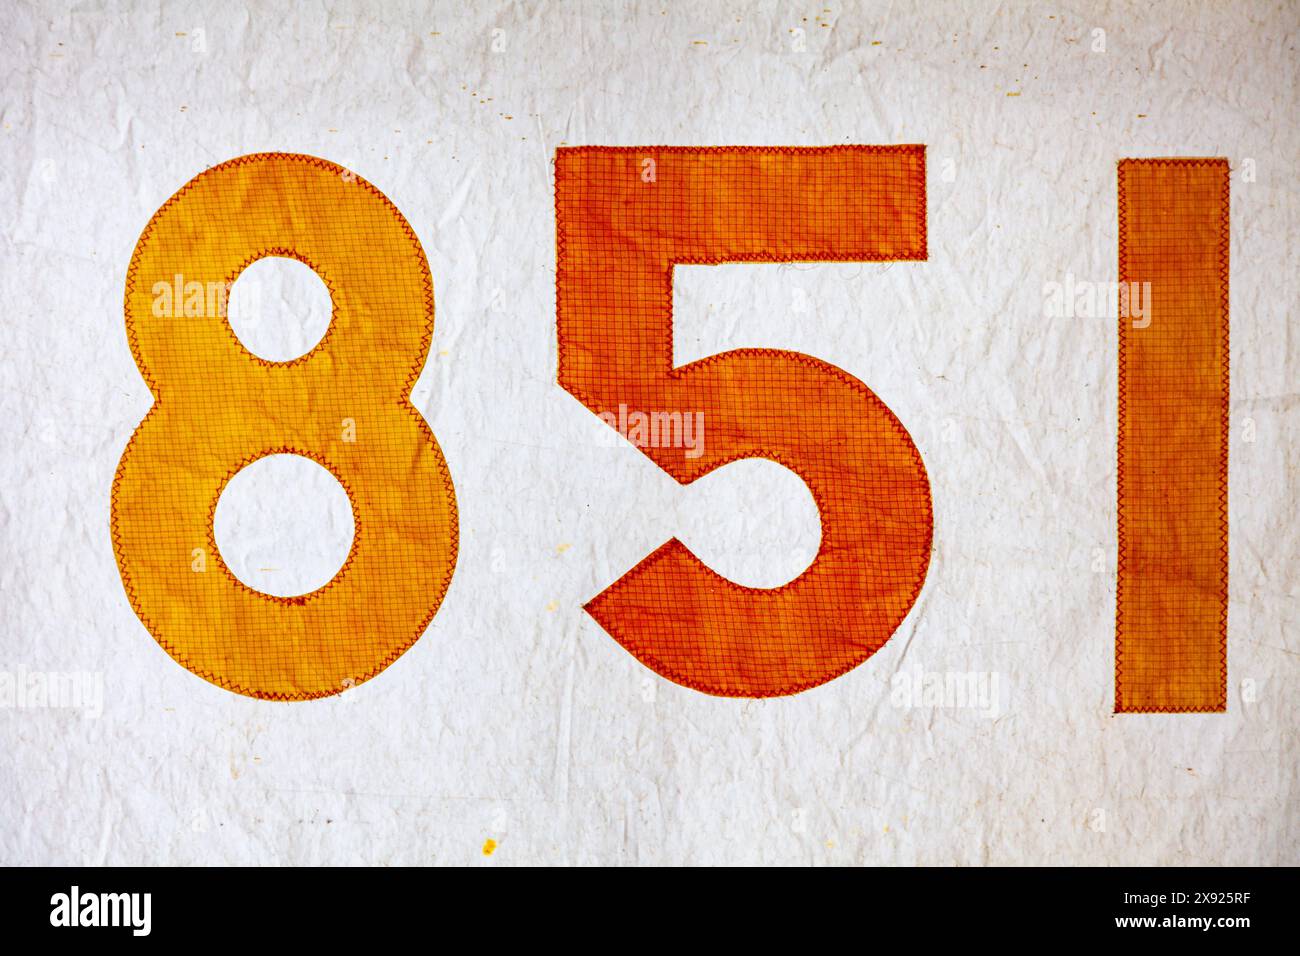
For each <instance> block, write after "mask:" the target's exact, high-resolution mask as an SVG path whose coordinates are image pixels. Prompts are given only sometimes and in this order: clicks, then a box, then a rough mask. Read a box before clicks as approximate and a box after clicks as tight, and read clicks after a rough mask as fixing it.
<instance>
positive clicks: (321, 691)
mask: <svg viewBox="0 0 1300 956" xmlns="http://www.w3.org/2000/svg"><path fill="white" fill-rule="evenodd" d="M264 256H288V257H292V258H295V259H298V260H300V261H302V262H303V263H305V264H306V265H308V266H309V267H311V268H312V269H313V270H315V271H316V273H317V274H318V275H319V276H320V277H321V278H322V280H323V281H324V282H325V284H326V286H327V288H328V289H329V292H330V296H331V299H332V302H333V313H332V317H331V322H330V326H329V329H328V331H327V332H326V334H325V336H324V338H322V339H321V341H320V342H319V343H318V344H317V345H316V346H315V347H314V348H313V349H311V351H309V352H308V353H307V354H305V355H303V356H301V357H299V358H297V359H294V360H293V361H289V362H268V361H266V360H264V359H260V358H258V357H256V356H254V355H253V354H251V353H250V352H248V351H247V350H246V349H245V348H244V347H243V345H242V344H241V343H240V342H239V340H238V339H237V338H236V336H235V334H234V332H233V331H232V330H231V328H230V324H229V322H228V320H227V317H226V314H225V296H226V294H227V292H228V290H229V289H230V286H231V284H232V283H233V282H234V281H235V279H236V278H237V277H238V276H239V274H240V272H242V271H243V270H244V269H245V268H246V267H247V266H248V265H250V264H251V263H253V262H254V261H256V260H258V259H260V258H262V257H264ZM126 328H127V337H128V340H129V342H130V345H131V351H132V352H133V353H134V355H135V359H136V363H137V364H138V365H139V367H140V371H141V373H142V374H143V375H144V378H145V381H146V382H147V383H148V385H149V389H150V391H151V392H152V393H153V395H154V404H153V407H152V408H151V409H150V410H149V413H148V415H146V416H145V419H144V421H142V422H141V424H140V427H139V428H138V429H137V430H136V432H135V434H134V435H133V436H132V438H131V440H130V442H129V443H128V445H127V447H126V450H125V451H124V452H123V455H122V460H121V463H120V465H119V466H118V472H117V476H116V478H115V480H114V483H113V493H112V497H113V500H112V534H113V549H114V552H115V554H116V556H117V561H118V567H119V569H120V570H121V574H122V582H123V584H124V585H125V587H126V592H127V595H128V596H129V598H130V600H131V605H132V607H133V608H134V609H135V611H136V614H137V615H138V616H139V617H140V620H141V621H142V622H143V623H144V625H145V627H147V628H148V630H149V632H150V633H151V634H153V636H154V637H155V638H156V639H157V641H158V643H159V644H161V645H162V646H163V648H164V649H166V651H167V653H169V654H170V655H171V656H172V657H174V658H175V659H176V660H177V661H178V662H179V663H180V664H182V665H183V666H185V667H186V668H188V669H189V670H191V671H193V672H194V673H195V674H198V675H199V676H200V677H203V678H205V679H207V680H209V681H212V682H213V683H215V684H218V685H220V686H222V687H225V688H228V689H229V690H232V691H236V692H238V693H241V694H247V695H249V696H252V697H265V698H275V699H281V700H299V699H305V698H312V697H321V696H324V695H329V694H337V693H340V692H341V691H343V690H345V689H347V688H348V687H351V686H354V685H355V684H358V683H360V682H362V681H365V680H367V679H369V678H371V677H373V676H374V675H375V674H377V673H379V672H380V671H381V670H383V669H384V668H385V667H387V666H388V665H389V664H390V663H392V661H394V660H395V659H396V658H397V657H398V656H399V655H400V654H402V652H403V651H405V650H406V649H407V648H409V647H410V646H411V645H412V644H413V643H415V641H416V640H417V639H418V638H419V637H420V635H421V634H422V633H423V631H424V629H425V627H426V626H427V625H428V624H429V622H430V620H432V618H433V615H434V613H435V612H436V610H437V608H438V606H439V604H440V603H441V601H442V598H443V595H444V594H445V593H446V590H447V587H448V584H449V583H450V580H451V575H452V572H453V570H454V567H455V560H456V550H457V520H456V498H455V493H454V491H453V489H452V483H451V477H450V475H449V473H448V471H447V466H446V462H445V461H444V460H443V456H442V452H441V451H440V450H439V448H438V444H437V442H436V441H435V439H434V437H433V434H432V432H431V431H430V430H429V427H428V425H427V424H426V423H425V421H424V419H423V418H422V417H421V416H420V414H419V412H418V411H416V409H415V408H414V407H413V406H412V405H411V404H410V402H409V401H408V395H409V394H410V390H411V386H412V384H413V383H414V381H415V379H416V376H417V375H418V374H419V372H420V369H421V367H422V366H423V364H424V359H425V356H426V355H427V353H428V349H429V343H430V338H431V336H432V333H433V284H432V281H431V278H430V275H429V268H428V264H427V262H426V260H425V256H424V252H423V250H422V249H421V247H420V243H419V241H418V240H417V239H416V236H415V234H414V232H412V230H411V228H410V226H409V225H407V223H406V220H405V219H403V218H402V215H401V213H399V212H398V211H397V209H396V208H395V207H394V206H393V205H392V204H391V203H390V202H389V201H388V200H387V198H385V197H384V195H383V194H382V193H380V192H379V191H378V190H377V189H375V188H374V187H373V186H371V185H370V184H369V183H367V182H365V181H364V180H362V179H360V178H359V177H357V176H356V175H355V174H353V173H351V172H349V171H347V170H344V169H342V168H341V167H339V166H336V165H334V164H333V163H329V162H326V161H324V160H321V159H316V158H314V157H310V156H297V155H288V154H283V153H270V154H259V155H252V156H244V157H241V158H239V159H235V160H232V161H230V162H227V163H223V164H222V165H220V166H217V167H214V168H213V169H210V170H208V171H206V172H204V173H202V174H201V175H199V176H197V177H195V178H194V179H193V180H191V181H190V182H189V183H187V184H186V185H185V186H184V187H183V188H182V189H181V190H180V191H179V192H177V193H176V195H174V196H173V197H172V198H171V199H169V200H168V201H167V202H166V203H165V204H164V205H163V206H162V208H160V209H159V210H158V212H157V213H156V214H155V215H154V217H153V219H152V220H150V222H149V224H148V226H146V227H145V230H144V233H143V234H142V235H141V237H140V240H139V243H138V244H137V245H136V249H135V254H134V256H133V257H132V259H131V264H130V268H129V270H128V272H127V281H126ZM282 453H283V454H295V455H302V456H305V457H308V458H311V459H313V460H314V461H316V462H318V463H319V464H320V465H322V466H323V467H325V468H327V469H328V470H329V471H330V472H331V473H332V474H333V475H334V477H335V478H337V479H338V481H339V483H340V484H341V485H342V486H343V488H344V489H345V490H346V491H347V494H348V498H349V500H350V501H351V505H352V512H353V518H354V523H355V533H354V537H353V542H352V548H351V551H350V553H349V555H348V558H347V561H346V562H345V564H344V565H343V567H342V569H341V570H340V571H339V572H338V574H337V575H335V577H334V578H333V579H332V580H330V581H329V582H328V583H327V584H325V585H324V586H323V587H321V588H319V589H317V590H315V591H312V592H311V593H309V594H304V595H299V596H295V597H273V596H271V595H268V594H264V593H261V592H259V591H255V590H253V589H251V588H249V587H248V586H246V585H245V584H243V583H242V582H240V581H239V580H238V578H236V577H235V575H234V574H232V573H231V572H230V570H229V568H228V567H227V566H226V564H225V562H224V561H223V560H222V558H221V554H220V552H219V551H218V549H217V546H216V542H215V540H214V537H213V514H214V511H215V509H216V505H217V499H218V498H219V497H220V495H221V492H222V490H223V488H224V487H225V484H226V482H227V481H229V480H230V478H231V477H233V476H234V474H235V473H236V472H238V471H239V470H240V469H241V468H242V467H244V466H245V465H247V464H249V463H250V462H253V461H256V460H257V459H259V458H262V457H264V456H267V455H274V454H282Z"/></svg>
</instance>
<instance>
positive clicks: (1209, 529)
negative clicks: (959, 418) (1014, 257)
mask: <svg viewBox="0 0 1300 956" xmlns="http://www.w3.org/2000/svg"><path fill="white" fill-rule="evenodd" d="M1228 175H1229V172H1228V163H1227V160H1224V159H1126V160H1123V161H1121V162H1120V164H1119V280H1120V287H1121V290H1122V291H1123V290H1127V292H1128V295H1129V296H1135V295H1141V296H1142V297H1143V298H1144V299H1145V300H1146V308H1145V309H1144V310H1142V311H1143V312H1144V313H1145V314H1144V315H1142V316H1141V317H1140V318H1139V317H1137V316H1135V315H1132V314H1126V310H1125V309H1122V308H1121V310H1120V323H1119V446H1118V447H1119V455H1118V492H1119V500H1118V512H1117V513H1118V524H1119V529H1118V530H1119V561H1118V569H1119V574H1118V583H1117V606H1116V621H1115V710H1116V712H1129V713H1134V712H1137V713H1140V712H1151V711H1155V712H1167V713H1187V712H1192V711H1222V710H1224V709H1226V707H1227V678H1228V669H1227V622H1228V226H1229V213H1228ZM1133 311H1134V310H1132V309H1130V310H1127V312H1130V313H1131V312H1133Z"/></svg>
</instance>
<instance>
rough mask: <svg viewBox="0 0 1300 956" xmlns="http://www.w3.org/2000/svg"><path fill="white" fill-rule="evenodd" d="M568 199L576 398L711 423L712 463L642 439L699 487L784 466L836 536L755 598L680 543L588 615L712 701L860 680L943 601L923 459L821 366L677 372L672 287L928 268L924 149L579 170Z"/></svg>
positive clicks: (611, 158)
mask: <svg viewBox="0 0 1300 956" xmlns="http://www.w3.org/2000/svg"><path fill="white" fill-rule="evenodd" d="M555 179H556V230H557V240H558V252H557V255H558V263H557V321H558V335H559V378H560V384H561V385H562V386H563V387H564V388H565V389H566V390H568V391H569V392H570V393H571V394H572V395H574V396H575V397H576V398H578V399H579V400H580V401H581V402H582V403H583V404H584V405H585V406H586V407H587V408H588V409H590V410H591V411H592V412H593V413H594V414H596V415H599V416H600V417H601V418H602V419H603V420H605V421H606V422H608V423H611V424H612V423H613V421H614V420H615V419H619V420H624V419H625V418H626V417H627V416H628V415H629V414H632V413H639V414H641V415H643V416H645V417H646V420H648V421H651V422H653V421H655V420H658V421H660V422H664V423H671V422H673V421H677V420H680V421H682V422H686V421H698V420H701V419H702V420H703V422H704V426H705V427H704V429H703V434H704V435H705V436H706V440H705V441H704V443H703V448H702V449H701V448H699V447H698V446H696V447H681V445H680V443H674V442H672V441H669V442H664V441H662V440H661V441H644V440H638V438H637V437H636V436H634V435H631V434H629V435H625V437H627V438H629V440H631V441H632V442H633V443H634V444H636V445H637V446H638V447H639V448H641V450H642V451H643V452H644V453H645V454H646V455H647V456H648V457H649V458H650V459H651V460H653V461H654V462H655V464H657V465H658V466H659V467H661V468H663V469H664V470H665V471H667V472H668V473H669V474H670V475H672V476H673V477H674V478H675V479H676V480H677V481H678V482H680V483H682V484H687V483H689V482H692V481H694V480H695V479H697V478H700V477H702V476H703V475H706V474H708V473H709V472H711V471H713V470H714V469H716V468H720V467H722V466H723V465H726V464H728V463H730V462H733V461H736V460H738V459H742V458H767V459H770V460H772V461H775V462H778V463H780V464H782V465H784V466H786V467H788V468H790V469H791V470H792V471H794V472H795V473H796V474H798V475H799V476H800V478H802V479H803V480H804V482H805V483H806V484H807V485H808V487H809V489H810V491H811V492H812V495H813V498H814V500H815V501H816V503H817V506H818V508H819V510H820V513H821V523H822V541H821V547H820V549H819V551H818V554H817V557H816V559H815V560H814V561H813V563H812V564H811V566H810V567H809V568H808V569H807V570H806V571H805V572H804V573H803V574H801V575H800V576H799V577H797V578H796V579H795V580H793V581H791V582H790V583H788V584H786V585H784V586H782V587H779V588H774V589H756V588H748V587H742V586H740V585H737V584H734V583H733V582H730V581H728V580H726V579H725V578H722V577H721V576H719V575H718V574H716V573H714V572H713V571H711V570H710V569H709V568H708V567H706V566H705V565H704V564H703V563H702V562H701V561H700V560H699V559H698V558H696V557H695V555H693V554H692V553H691V552H690V551H689V550H688V549H687V548H686V547H685V545H683V544H682V543H681V542H680V541H678V540H677V539H675V538H674V539H673V540H671V541H669V542H668V543H666V544H664V545H663V546H662V547H660V548H659V549H658V550H656V551H655V552H654V553H653V554H651V555H649V556H648V557H647V558H645V559H644V560H643V561H641V562H640V563H639V564H637V565H636V566H635V567H634V568H633V569H632V570H631V571H629V572H628V573H627V574H625V575H624V576H623V577H622V578H620V579H619V580H618V581H617V582H615V583H614V584H613V585H611V586H610V587H609V588H607V589H606V590H605V591H604V592H602V593H601V594H599V595H598V596H597V597H595V598H594V599H593V600H592V601H590V602H589V603H588V604H587V606H586V609H587V611H588V612H589V613H590V614H591V615H592V616H593V617H594V618H595V619H596V620H597V621H598V622H599V623H600V624H601V626H602V627H603V628H604V629H605V630H606V631H608V632H609V633H610V634H611V635H612V636H613V637H614V638H615V639H616V640H618V641H619V642H620V643H621V644H622V645H623V646H624V647H625V648H626V649H627V650H628V651H630V652H631V653H632V654H633V655H635V656H636V657H637V658H638V659H639V660H640V661H642V662H643V663H644V664H646V665H647V666H648V667H650V668H652V669H653V670H655V671H657V672H658V673H660V674H662V675H663V676H665V677H667V678H669V679H671V680H674V681H676V682H678V683H680V684H684V685H686V686H688V687H693V688H696V689H698V690H701V691H704V692H707V693H710V694H718V695H725V696H747V697H769V696H774V695H779V694H792V693H796V692H798V691H801V690H804V689H806V688H809V687H812V686H815V685H817V684H821V683H823V682H825V681H827V680H830V679H832V678H834V677H836V676H838V675H840V674H842V673H844V672H845V671H847V670H849V669H851V668H852V667H855V666H856V665H857V664H859V663H861V662H862V661H864V660H865V659H866V658H867V657H869V656H870V655H871V654H873V653H874V652H875V651H876V650H878V649H879V648H880V647H881V646H882V645H883V644H884V643H885V641H886V640H888V639H889V637H890V635H891V634H892V633H893V632H894V630H895V628H897V626H898V625H899V623H900V622H901V621H902V620H903V618H904V617H905V616H906V614H907V612H908V610H909V609H910V608H911V607H912V604H913V603H914V602H915V600H916V597H917V595H918V593H919V592H920V589H921V586H922V583H923V582H924V580H925V574H926V569H927V568H928V565H929V560H930V544H931V537H932V525H933V519H932V509H931V502H930V487H929V481H928V479H927V477H926V473H925V467H924V465H923V464H922V461H921V457H920V455H919V453H918V452H917V449H916V446H915V445H914V444H913V442H912V440H911V437H910V436H909V435H908V433H907V430H906V429H905V428H904V427H903V425H902V423H901V422H899V420H898V419H897V418H896V417H895V416H894V415H893V413H892V412H890V410H889V409H888V408H887V407H886V406H885V404H884V403H883V402H882V401H881V400H880V399H879V398H878V397H877V396H876V395H875V394H874V393H873V392H872V391H871V390H870V389H869V388H867V386H866V385H864V384H863V383H862V382H860V381H859V380H858V379H856V378H854V377H853V376H852V375H850V374H848V373H847V372H845V371H844V370H842V369H840V368H837V367H835V366H833V365H830V364H829V363H827V362H823V361H821V360H820V359H817V358H815V357H813V356H810V355H804V354H800V353H796V352H790V351H780V350H771V349H742V350H737V351H731V352H725V353H722V354H720V355H714V356H710V357H709V358H706V359H703V360H701V361H698V362H693V363H691V364H689V365H685V366H682V367H679V368H678V367H674V365H673V358H672V356H673V347H672V336H673V319H672V301H673V294H672V281H673V267H674V266H675V265H677V264H679V263H706V264H710V263H722V262H796V261H813V262H815V261H854V262H879V261H886V260H923V259H925V258H926V199H925V150H924V147H921V146H886V147H867V146H848V147H831V148H812V149H800V148H766V147H753V148H745V147H723V148H668V147H632V148H607V147H582V148H562V149H559V150H558V151H557V153H556V170H555ZM756 307H757V308H771V307H773V306H771V305H770V304H767V303H759V304H757V306H756ZM864 307H865V303H864ZM816 321H818V322H820V323H826V324H830V323H838V322H853V321H862V319H861V316H857V315H820V316H817V317H816ZM629 410H631V411H630V413H629Z"/></svg>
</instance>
